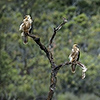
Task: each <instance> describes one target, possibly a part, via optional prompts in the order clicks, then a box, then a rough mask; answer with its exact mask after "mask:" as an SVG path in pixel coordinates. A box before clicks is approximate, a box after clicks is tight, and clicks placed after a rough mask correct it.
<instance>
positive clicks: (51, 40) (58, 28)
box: [49, 18, 67, 48]
mask: <svg viewBox="0 0 100 100" xmlns="http://www.w3.org/2000/svg"><path fill="white" fill-rule="evenodd" d="M65 23H67V20H66V19H65V18H63V22H62V23H61V24H60V25H59V26H58V27H56V28H54V32H53V35H52V37H51V39H50V44H49V48H51V47H52V42H53V39H54V37H55V35H56V32H57V31H58V30H60V29H61V28H62V26H63V25H64V24H65Z"/></svg>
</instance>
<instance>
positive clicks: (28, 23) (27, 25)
mask: <svg viewBox="0 0 100 100" xmlns="http://www.w3.org/2000/svg"><path fill="white" fill-rule="evenodd" d="M32 22H33V21H32V19H31V17H30V15H26V16H25V18H24V19H23V22H22V24H21V25H20V28H19V30H20V31H22V33H21V36H22V39H23V42H24V43H25V44H26V43H27V42H28V36H27V34H29V33H31V30H32Z"/></svg>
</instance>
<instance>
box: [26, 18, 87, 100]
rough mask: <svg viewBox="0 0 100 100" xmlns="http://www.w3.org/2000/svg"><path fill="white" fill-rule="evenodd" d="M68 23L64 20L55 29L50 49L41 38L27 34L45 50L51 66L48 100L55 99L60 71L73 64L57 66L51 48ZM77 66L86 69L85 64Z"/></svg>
mask: <svg viewBox="0 0 100 100" xmlns="http://www.w3.org/2000/svg"><path fill="white" fill-rule="evenodd" d="M66 22H67V20H66V19H65V18H63V22H62V23H61V24H60V25H59V26H58V27H56V28H54V32H53V35H52V37H51V39H50V43H49V47H48V48H47V47H46V46H44V45H43V44H42V43H41V41H40V38H39V37H37V36H35V35H32V34H27V36H29V37H31V38H32V39H33V40H34V41H35V42H36V43H37V45H38V46H39V47H40V49H41V50H43V51H44V52H45V54H46V56H47V58H48V60H49V62H50V64H51V78H50V88H49V93H48V97H47V99H46V100H52V98H53V94H54V90H55V87H56V83H57V77H56V76H57V73H58V71H59V69H60V68H61V67H63V66H65V65H70V64H72V63H71V62H69V61H66V62H64V63H62V64H60V65H56V63H55V62H54V60H53V54H52V52H51V48H52V43H53V40H54V37H55V36H56V32H57V31H58V30H60V29H61V27H62V26H63V25H64V24H65V23H66ZM76 64H78V65H79V66H81V67H82V69H84V68H86V67H85V66H84V65H83V64H81V63H80V62H76Z"/></svg>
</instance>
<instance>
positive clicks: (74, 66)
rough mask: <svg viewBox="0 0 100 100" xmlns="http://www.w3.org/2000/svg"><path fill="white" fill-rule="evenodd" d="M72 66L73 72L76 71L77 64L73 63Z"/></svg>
mask: <svg viewBox="0 0 100 100" xmlns="http://www.w3.org/2000/svg"><path fill="white" fill-rule="evenodd" d="M71 68H72V69H71V71H72V73H75V68H76V64H72V65H71Z"/></svg>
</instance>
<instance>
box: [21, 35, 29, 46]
mask: <svg viewBox="0 0 100 100" xmlns="http://www.w3.org/2000/svg"><path fill="white" fill-rule="evenodd" d="M22 40H23V43H24V44H27V43H28V36H25V35H23V36H22Z"/></svg>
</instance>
